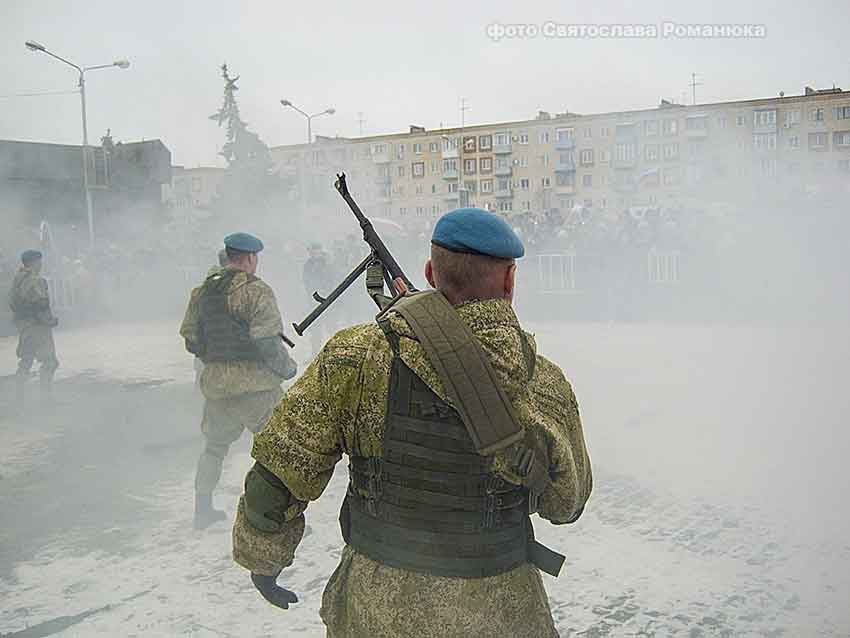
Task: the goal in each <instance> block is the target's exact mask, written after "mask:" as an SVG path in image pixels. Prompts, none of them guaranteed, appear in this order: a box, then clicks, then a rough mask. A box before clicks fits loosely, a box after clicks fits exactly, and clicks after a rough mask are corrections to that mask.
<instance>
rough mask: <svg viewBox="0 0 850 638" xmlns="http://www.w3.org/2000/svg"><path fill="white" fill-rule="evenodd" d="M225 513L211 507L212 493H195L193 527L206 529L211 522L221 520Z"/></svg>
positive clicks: (225, 515)
mask: <svg viewBox="0 0 850 638" xmlns="http://www.w3.org/2000/svg"><path fill="white" fill-rule="evenodd" d="M226 518H227V514H225V513H224V512H222V511H221V510H217V509H214V508H213V505H212V494H207V493H201V492H197V493H195V521H194V526H195V529H206V528H207V527H209V526H210V525H212V524H213V523H217V522H219V521H223V520H224V519H226Z"/></svg>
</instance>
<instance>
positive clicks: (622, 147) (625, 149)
mask: <svg viewBox="0 0 850 638" xmlns="http://www.w3.org/2000/svg"><path fill="white" fill-rule="evenodd" d="M614 153H615V157H616V159H617V161H618V162H633V161H634V159H635V155H636V153H637V146H636V145H635V143H634V142H626V143H620V144H617V145H616V146H615V147H614Z"/></svg>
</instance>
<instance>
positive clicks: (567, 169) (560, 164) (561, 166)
mask: <svg viewBox="0 0 850 638" xmlns="http://www.w3.org/2000/svg"><path fill="white" fill-rule="evenodd" d="M555 172H556V173H575V172H576V161H575V160H574V159H568V160H565V161H562V160H560V159H559V160H558V161H557V162H555Z"/></svg>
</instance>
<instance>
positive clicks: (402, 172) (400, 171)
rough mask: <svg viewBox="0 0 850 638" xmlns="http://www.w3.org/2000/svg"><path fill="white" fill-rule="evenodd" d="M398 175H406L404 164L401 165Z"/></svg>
mask: <svg viewBox="0 0 850 638" xmlns="http://www.w3.org/2000/svg"><path fill="white" fill-rule="evenodd" d="M398 176H399V177H404V166H399V167H398Z"/></svg>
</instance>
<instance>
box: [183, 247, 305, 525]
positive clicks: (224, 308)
mask: <svg viewBox="0 0 850 638" xmlns="http://www.w3.org/2000/svg"><path fill="white" fill-rule="evenodd" d="M262 249H263V242H261V241H260V240H259V239H257V238H256V237H254V236H253V235H249V234H247V233H234V234H233V235H228V236H227V237H225V238H224V252H225V257H226V263H225V264H224V267H223V268H216V269H214V270H212V271H211V272H210V274H209V275H208V276H207V278H206V280H205V281H204V283H203V284H202V285H201V286H199V287H197V288H195V289H194V290H193V291H192V295H191V298H190V300H189V307H188V308H187V309H186V316H185V317H184V319H183V324H182V325H181V326H180V335H181V336H182V337H183V338H184V339H185V342H186V349H187V350H188V351H189V352H190V353H192V354H194V355H195V356H196V357H198V358H199V359H200V360H201V361H202V362H203V364H204V365H203V368H202V370H201V373H200V379H199V382H200V383H199V385H200V388H201V393H202V394H203V395H204V400H205V401H204V416H203V421H202V423H201V431H202V432H203V434H204V439H205V445H204V450H203V452H202V453H201V456H200V458H199V460H198V469H197V474H196V476H195V519H194V525H195V528H197V529H204V528H206V527H208V526H209V525H212V524H213V523H215V522H216V521H219V520H222V519H224V512H222V511H220V510H216V509H213V505H212V493H213V490H214V489H215V487H216V485H217V484H218V481H219V478H220V476H221V468H222V462H223V461H224V457H225V456H226V455H227V451H228V449H229V448H230V445H231V444H233V443H234V442H235V441H236V440H237V439H238V438H239V437H240V436H241V434H242V432H243V431H244V430H245V429H246V428H247V429H248V430H250V431H251V432H253V433H256V432H259V431H260V430H261V429H262V427H263V425H265V417H266V416H267V415H268V414H269V413H270V412H271V410H272V409H273V408H274V406H275V405H277V402H278V400H279V399H280V396H281V394H282V392H281V387H280V384H281V382H282V381H283V380H285V379H290V378H292V377H293V376H294V375H295V372H296V370H297V364H296V363H295V361H294V360H293V359H292V358H291V357H290V356H289V353H288V352H287V351H286V349H285V348H284V346H283V342H282V340H281V334H282V333H283V320H282V318H281V316H280V310H278V307H277V300H276V299H275V295H274V292H273V291H272V289H271V287H269V285H268V284H266V283H265V282H264V281H263V280H261V279H260V278H259V277H257V275H256V272H257V253H259V252H260V251H261V250H262Z"/></svg>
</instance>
